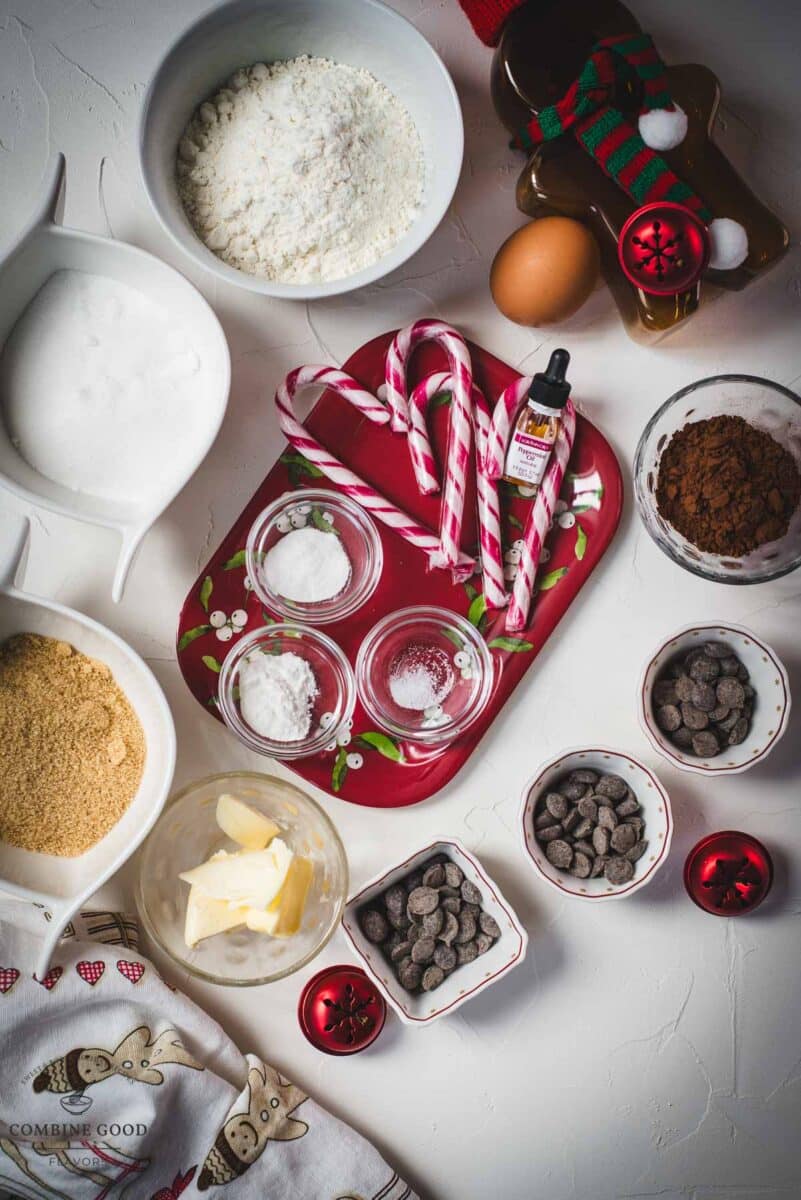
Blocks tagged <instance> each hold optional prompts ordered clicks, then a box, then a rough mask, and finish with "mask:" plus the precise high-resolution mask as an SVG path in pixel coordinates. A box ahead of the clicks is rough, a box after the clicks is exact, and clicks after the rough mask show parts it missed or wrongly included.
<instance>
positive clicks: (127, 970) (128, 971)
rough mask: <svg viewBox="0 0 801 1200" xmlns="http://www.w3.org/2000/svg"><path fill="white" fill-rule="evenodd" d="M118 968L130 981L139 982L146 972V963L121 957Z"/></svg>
mask: <svg viewBox="0 0 801 1200" xmlns="http://www.w3.org/2000/svg"><path fill="white" fill-rule="evenodd" d="M117 970H118V971H119V973H120V975H122V976H123V977H124V978H125V979H127V980H128V982H129V983H138V982H139V980H140V979H141V978H142V976H143V975H144V973H145V964H144V963H140V962H128V961H127V960H126V959H124V958H121V959H120V961H119V962H118V963H117Z"/></svg>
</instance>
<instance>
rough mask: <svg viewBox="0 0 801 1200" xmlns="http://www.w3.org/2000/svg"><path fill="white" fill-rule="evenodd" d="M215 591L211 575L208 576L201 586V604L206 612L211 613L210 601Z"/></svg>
mask: <svg viewBox="0 0 801 1200" xmlns="http://www.w3.org/2000/svg"><path fill="white" fill-rule="evenodd" d="M213 591H214V580H213V579H212V577H211V575H207V576H206V578H205V579H204V580H203V582H202V583H201V585H200V603H201V605H202V607H203V611H204V612H208V611H209V600H210V599H211V593H212V592H213Z"/></svg>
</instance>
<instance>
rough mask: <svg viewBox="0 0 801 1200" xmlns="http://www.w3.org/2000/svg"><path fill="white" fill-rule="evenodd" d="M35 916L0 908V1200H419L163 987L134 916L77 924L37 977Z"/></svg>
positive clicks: (370, 1150) (89, 918)
mask: <svg viewBox="0 0 801 1200" xmlns="http://www.w3.org/2000/svg"><path fill="white" fill-rule="evenodd" d="M46 915H47V914H45V913H44V912H43V910H40V909H36V908H34V907H32V906H30V905H23V904H17V903H16V902H15V901H10V900H9V901H5V900H4V901H3V902H2V905H0V1198H2V1197H3V1196H4V1195H7V1196H10V1197H15V1198H22V1200H53V1198H57V1200H120V1198H122V1197H126V1198H127V1200H173V1198H174V1197H178V1196H184V1197H187V1198H188V1197H192V1196H199V1195H203V1196H206V1197H209V1198H210V1200H211V1198H216V1200H264V1197H266V1196H275V1197H280V1198H281V1200H417V1198H416V1197H415V1195H414V1193H413V1192H412V1191H411V1189H410V1188H408V1187H407V1186H406V1184H405V1183H404V1182H403V1181H402V1180H401V1179H400V1178H399V1177H398V1175H397V1174H396V1173H395V1172H394V1171H392V1170H391V1168H389V1167H388V1166H387V1164H386V1163H385V1162H384V1161H383V1159H382V1158H381V1156H380V1155H379V1154H378V1152H377V1151H376V1150H375V1149H374V1147H373V1146H371V1145H370V1143H369V1142H367V1141H366V1140H365V1139H364V1138H362V1137H361V1136H360V1135H359V1134H357V1133H356V1132H354V1130H352V1129H350V1128H349V1127H348V1126H346V1125H344V1124H343V1123H342V1122H341V1121H338V1120H336V1119H335V1118H334V1117H332V1116H331V1115H330V1114H329V1113H327V1112H326V1111H325V1110H324V1109H322V1108H320V1107H319V1106H318V1105H317V1104H316V1103H315V1102H314V1101H313V1100H311V1099H309V1098H308V1097H307V1096H306V1095H305V1093H304V1092H303V1091H302V1090H301V1089H300V1088H298V1087H295V1086H294V1085H293V1084H291V1083H290V1082H289V1081H288V1080H286V1079H284V1077H283V1076H282V1075H281V1073H280V1072H279V1071H277V1070H275V1069H274V1068H273V1067H271V1066H269V1065H268V1064H267V1063H265V1062H262V1060H261V1059H259V1058H257V1057H255V1056H254V1055H250V1054H249V1055H247V1056H243V1055H242V1054H241V1053H240V1052H239V1050H238V1049H237V1048H236V1046H235V1045H234V1043H233V1042H232V1041H231V1039H230V1038H229V1037H228V1035H227V1034H226V1033H225V1031H224V1030H223V1029H222V1028H221V1027H220V1026H219V1025H218V1024H216V1022H214V1021H213V1020H212V1019H211V1018H210V1017H208V1016H207V1015H206V1014H205V1013H204V1012H202V1011H201V1010H200V1009H199V1008H198V1007H197V1006H196V1005H195V1004H193V1003H192V1001H190V1000H188V999H187V998H186V997H185V996H182V995H181V994H180V993H179V992H177V991H175V990H174V989H173V988H171V987H170V986H169V985H168V984H166V983H165V982H164V981H163V980H162V979H161V978H160V976H159V975H158V973H157V972H156V969H155V968H154V967H153V965H152V964H151V963H150V962H148V960H147V959H145V958H143V957H142V956H141V955H140V954H139V953H138V952H137V949H136V946H137V929H136V922H135V921H134V920H133V919H132V918H130V917H127V916H121V915H119V914H113V913H98V912H94V913H85V914H83V915H82V916H81V917H77V918H75V920H74V921H73V922H72V924H71V925H70V926H68V928H67V930H65V937H64V939H63V940H62V941H61V942H60V943H59V947H58V949H57V951H56V952H55V954H54V956H53V959H52V961H51V964H50V969H49V971H48V973H47V975H46V976H45V977H44V979H37V978H36V976H35V975H34V973H33V972H34V966H35V963H36V959H37V953H38V945H37V942H38V938H37V933H36V929H37V923H39V924H38V928H41V921H42V920H43V919H45V917H46ZM4 1189H5V1192H4Z"/></svg>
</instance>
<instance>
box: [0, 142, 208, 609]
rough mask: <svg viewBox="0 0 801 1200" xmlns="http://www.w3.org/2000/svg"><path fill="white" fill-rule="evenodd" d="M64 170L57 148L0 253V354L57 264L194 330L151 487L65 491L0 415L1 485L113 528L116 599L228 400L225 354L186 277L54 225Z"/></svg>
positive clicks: (124, 248)
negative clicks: (177, 443) (186, 405)
mask: <svg viewBox="0 0 801 1200" xmlns="http://www.w3.org/2000/svg"><path fill="white" fill-rule="evenodd" d="M65 170H66V167H65V162H64V155H63V154H56V155H54V157H53V159H52V161H51V163H50V164H49V166H48V169H47V173H46V178H45V182H44V189H43V190H44V195H43V198H42V200H41V202H40V204H39V208H38V211H37V212H36V213H35V214H34V216H33V217H32V219H31V221H30V222H29V223H28V226H27V228H26V229H25V230H23V232H22V233H21V234H20V236H19V237H18V238H17V240H16V241H15V242H14V243H13V244H12V245H11V247H10V248H9V249H8V251H6V252H5V253H4V255H3V257H2V259H0V351H2V348H3V345H4V343H5V341H6V339H7V338H8V336H9V334H10V333H11V331H12V330H13V328H14V325H15V324H16V322H17V321H18V319H19V318H20V317H21V316H22V314H23V312H24V311H25V309H26V308H27V306H28V305H29V304H30V302H31V301H32V300H33V298H34V296H35V295H36V293H37V292H38V291H39V289H40V288H42V287H43V286H44V285H45V284H46V283H47V281H48V279H49V278H50V276H51V275H53V274H54V273H55V272H56V271H61V270H72V271H88V272H89V273H91V274H95V275H105V276H107V277H108V278H110V279H114V280H118V281H119V282H120V283H123V284H126V285H127V286H128V287H131V288H135V289H136V290H137V291H139V292H141V293H142V294H143V295H145V296H147V297H148V299H151V300H153V301H155V302H156V303H158V304H161V305H162V306H163V307H164V308H165V309H167V310H168V311H169V313H170V315H171V317H172V318H173V320H174V321H175V322H176V323H179V324H180V325H181V326H182V327H183V328H184V329H186V330H187V331H189V332H191V335H192V345H193V348H194V349H196V352H197V354H198V357H199V359H200V364H201V365H200V370H199V372H198V376H197V379H198V383H197V388H196V390H195V394H194V397H193V400H194V404H193V407H192V411H191V413H187V418H186V426H185V435H184V445H183V446H182V447H181V453H180V454H176V455H175V466H174V469H173V470H171V471H170V472H165V474H164V476H163V477H162V478H161V479H160V480H159V481H158V483H157V485H156V486H154V487H150V488H148V489H147V490H144V489H143V492H142V495H141V496H139V497H130V498H129V499H127V500H122V499H120V500H109V499H106V498H104V497H101V496H96V495H93V494H92V493H91V492H76V491H72V490H71V489H70V488H67V487H64V486H63V485H62V484H60V483H55V482H53V480H51V479H47V478H45V476H44V475H41V474H40V473H39V472H38V471H36V470H34V468H33V467H31V466H30V465H29V464H28V463H27V462H26V461H25V459H24V458H23V457H22V455H21V454H20V453H19V451H18V450H17V448H16V446H15V445H14V443H13V442H12V440H11V437H10V436H9V434H8V432H7V430H6V427H5V424H4V422H3V420H2V414H0V488H7V489H8V491H10V492H12V493H13V494H14V495H15V496H18V497H19V498H20V499H21V500H24V501H25V502H26V503H28V504H35V505H38V506H41V507H42V508H47V509H50V511H51V512H55V513H59V514H61V516H65V517H71V518H73V519H75V520H78V521H88V522H89V523H90V524H92V525H105V526H107V527H108V528H110V529H114V530H116V532H117V533H119V535H120V537H121V539H122V543H121V547H120V554H119V558H118V560H117V568H116V571H115V574H114V582H113V585H112V591H111V594H112V598H113V599H114V600H120V599H121V598H122V592H123V588H124V586H125V580H126V579H127V577H128V572H129V570H130V568H131V564H132V562H133V559H134V556H135V554H136V552H137V550H138V548H139V546H140V544H141V542H142V539H143V538H144V536H145V534H146V533H147V531H148V529H150V527H151V525H153V523H154V522H155V521H156V520H157V519H158V517H159V516H160V515H161V513H162V512H163V511H164V509H165V508H166V507H167V505H168V504H170V503H171V501H172V500H173V499H174V498H175V496H177V494H178V492H179V491H180V490H181V489H182V488H183V487H184V485H185V484H186V483H188V481H189V479H190V478H191V476H192V475H193V474H194V473H195V471H196V470H197V468H198V467H199V466H200V464H201V463H202V462H203V459H204V458H205V457H206V455H207V454H208V452H209V450H210V449H211V447H212V445H213V443H214V439H215V438H216V437H217V433H218V431H219V428H220V426H221V424H222V420H223V417H224V416H225V411H226V408H227V406H228V391H229V388H230V384H231V357H230V354H229V352H228V343H227V342H226V340H225V334H224V333H223V330H222V326H221V325H220V322H219V321H218V320H217V317H216V316H215V314H214V312H213V311H212V309H211V308H210V306H209V305H208V304H207V303H206V301H205V300H204V299H203V297H202V296H201V294H200V292H198V291H197V289H196V288H194V287H193V286H192V284H191V283H189V281H188V280H187V279H184V277H183V275H180V274H179V273H178V272H177V271H174V270H173V269H172V267H169V266H167V264H166V263H163V262H162V261H161V260H160V259H158V258H156V257H155V256H154V255H152V254H148V253H147V252H146V251H145V250H140V249H139V248H138V247H137V246H129V245H128V244H127V243H126V242H118V241H115V240H114V239H113V238H106V237H96V236H95V235H94V234H92V233H83V232H82V231H81V230H77V229H68V228H65V227H64V226H62V225H61V224H59V222H58V220H57V214H58V209H59V200H60V196H61V193H62V190H63V188H64V179H65ZM114 450H115V447H114V446H112V445H110V446H109V447H108V453H109V455H110V456H111V455H113V454H114ZM143 472H144V466H143Z"/></svg>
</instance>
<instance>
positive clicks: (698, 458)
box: [656, 416, 801, 558]
mask: <svg viewBox="0 0 801 1200" xmlns="http://www.w3.org/2000/svg"><path fill="white" fill-rule="evenodd" d="M799 499H801V475H799V471H798V467H797V465H796V462H795V459H794V458H793V456H792V455H791V454H790V452H789V451H788V450H785V448H784V447H783V446H781V445H780V444H779V443H778V442H777V441H776V440H775V438H772V437H771V436H770V434H768V433H765V432H764V431H763V430H761V429H757V428H756V427H755V426H753V425H749V423H748V422H747V421H745V420H743V418H742V417H728V416H720V417H711V418H710V419H709V420H707V421H696V422H695V423H694V424H691V425H685V426H684V427H683V428H682V429H680V430H678V432H677V433H674V435H673V437H672V438H671V439H670V441H669V442H668V445H667V446H666V448H665V451H664V453H663V455H662V459H661V462H660V464H659V478H658V480H657V486H656V506H657V510H658V511H659V513H660V515H661V516H662V517H664V519H665V520H666V521H668V522H669V523H670V524H671V525H672V526H673V528H674V529H676V530H677V531H678V532H679V533H680V534H682V535H683V537H685V538H687V540H688V541H689V542H691V543H692V544H693V545H694V546H697V547H698V549H699V550H705V551H707V552H708V553H711V554H719V555H723V556H725V557H727V558H741V557H742V556H743V555H744V554H748V553H749V551H751V550H755V549H756V548H757V547H758V546H763V545H764V544H765V543H766V542H772V541H775V540H776V539H777V538H780V537H783V536H784V534H785V533H786V532H787V529H788V526H789V524H790V518H791V517H792V515H793V513H794V512H795V510H796V508H797V507H798V503H799Z"/></svg>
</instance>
